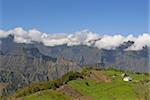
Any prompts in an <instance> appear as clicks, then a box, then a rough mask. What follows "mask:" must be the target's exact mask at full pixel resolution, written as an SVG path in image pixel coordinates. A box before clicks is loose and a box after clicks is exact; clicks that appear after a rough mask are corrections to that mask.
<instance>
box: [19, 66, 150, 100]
mask: <svg viewBox="0 0 150 100" xmlns="http://www.w3.org/2000/svg"><path fill="white" fill-rule="evenodd" d="M81 73H82V75H83V77H84V78H78V79H75V80H71V81H68V82H67V83H65V85H67V86H68V87H70V88H69V89H72V90H73V91H76V92H77V94H80V97H79V98H80V100H85V98H86V100H150V99H149V88H148V87H149V75H147V74H144V73H132V72H126V73H127V74H128V75H129V76H130V77H132V81H129V82H125V81H123V80H122V78H121V74H122V73H124V72H123V71H117V70H113V69H108V70H93V69H84V70H83V71H82V72H81ZM62 86H63V85H62ZM65 92H66V93H65ZM66 94H68V93H67V89H64V90H63V93H62V92H61V91H57V89H55V90H53V89H47V90H43V91H39V92H36V93H32V94H30V95H27V96H22V97H19V98H16V99H17V100H70V99H76V98H72V97H71V96H70V95H66ZM75 94H76V93H75Z"/></svg>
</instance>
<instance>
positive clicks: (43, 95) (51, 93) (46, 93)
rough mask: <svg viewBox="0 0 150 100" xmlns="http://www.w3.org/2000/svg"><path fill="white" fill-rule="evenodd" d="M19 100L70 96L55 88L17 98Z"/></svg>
mask: <svg viewBox="0 0 150 100" xmlns="http://www.w3.org/2000/svg"><path fill="white" fill-rule="evenodd" d="M17 100H69V97H67V96H65V95H63V94H61V93H59V92H56V91H54V90H51V89H49V90H43V91H39V92H37V93H35V94H32V95H28V96H25V97H20V98H17Z"/></svg>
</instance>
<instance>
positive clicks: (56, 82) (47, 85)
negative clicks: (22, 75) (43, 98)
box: [12, 71, 82, 97]
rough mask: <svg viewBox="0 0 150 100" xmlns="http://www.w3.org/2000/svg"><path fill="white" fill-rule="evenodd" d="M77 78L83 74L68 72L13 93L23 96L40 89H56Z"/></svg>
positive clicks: (15, 95)
mask: <svg viewBox="0 0 150 100" xmlns="http://www.w3.org/2000/svg"><path fill="white" fill-rule="evenodd" d="M77 78H82V75H81V74H80V73H78V72H72V71H71V72H68V73H66V74H65V75H63V76H62V77H61V78H59V79H57V80H53V81H49V82H41V83H36V84H32V85H30V86H27V87H24V88H21V89H18V90H17V91H16V92H15V93H13V94H12V96H13V97H22V96H26V95H30V94H33V93H35V92H38V91H42V90H47V89H54V90H55V89H56V88H59V86H61V85H63V84H67V82H69V81H71V80H75V79H77Z"/></svg>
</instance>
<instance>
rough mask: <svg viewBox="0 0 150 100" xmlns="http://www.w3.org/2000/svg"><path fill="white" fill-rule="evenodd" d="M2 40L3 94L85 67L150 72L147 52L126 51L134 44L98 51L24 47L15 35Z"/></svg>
mask: <svg viewBox="0 0 150 100" xmlns="http://www.w3.org/2000/svg"><path fill="white" fill-rule="evenodd" d="M0 40H1V44H0V47H1V48H0V84H3V83H5V84H7V86H6V87H5V88H4V89H3V92H2V93H1V94H3V95H7V94H9V93H11V92H13V91H15V90H16V89H18V88H20V87H23V86H26V85H29V84H31V83H36V82H40V81H47V80H53V79H56V78H58V77H61V76H62V75H63V74H65V73H66V72H68V71H80V69H81V66H84V65H88V66H97V67H100V68H101V67H103V68H107V67H114V68H117V69H123V70H132V71H138V72H148V49H147V48H146V47H145V48H143V50H140V51H124V50H123V49H125V48H127V46H130V45H132V42H130V41H129V42H128V43H125V44H123V45H121V46H120V47H118V48H117V49H116V50H104V49H101V50H99V49H98V48H95V47H88V46H85V45H78V46H72V47H68V46H67V45H60V46H54V47H46V46H44V45H43V44H41V43H33V44H23V43H22V44H21V43H15V42H13V36H9V37H8V38H3V39H0ZM1 90H2V88H0V91H1Z"/></svg>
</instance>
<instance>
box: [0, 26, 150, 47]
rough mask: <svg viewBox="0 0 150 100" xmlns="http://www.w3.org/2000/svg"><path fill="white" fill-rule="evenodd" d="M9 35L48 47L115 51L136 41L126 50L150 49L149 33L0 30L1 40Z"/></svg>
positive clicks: (21, 40) (18, 28) (20, 40)
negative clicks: (125, 44)
mask: <svg viewBox="0 0 150 100" xmlns="http://www.w3.org/2000/svg"><path fill="white" fill-rule="evenodd" d="M9 34H12V35H14V41H15V42H17V43H33V41H35V42H41V43H43V44H44V45H46V46H56V45H62V44H67V45H68V46H73V45H80V44H82V45H88V46H94V47H97V48H99V49H102V48H103V49H108V50H109V49H115V48H116V47H118V46H120V45H121V44H122V43H124V42H127V41H134V44H133V45H132V46H130V47H129V48H127V49H126V50H141V49H142V48H143V47H144V46H148V47H150V34H148V33H143V34H141V35H139V36H133V35H128V36H123V35H99V34H97V33H93V32H89V31H88V30H82V31H80V32H75V33H72V34H66V33H60V34H47V33H42V32H40V31H38V30H36V29H30V30H28V31H26V30H24V29H23V28H21V27H17V28H14V29H12V30H8V31H4V30H0V38H5V37H7V36H8V35H9Z"/></svg>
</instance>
